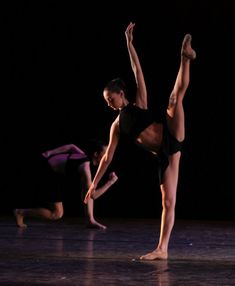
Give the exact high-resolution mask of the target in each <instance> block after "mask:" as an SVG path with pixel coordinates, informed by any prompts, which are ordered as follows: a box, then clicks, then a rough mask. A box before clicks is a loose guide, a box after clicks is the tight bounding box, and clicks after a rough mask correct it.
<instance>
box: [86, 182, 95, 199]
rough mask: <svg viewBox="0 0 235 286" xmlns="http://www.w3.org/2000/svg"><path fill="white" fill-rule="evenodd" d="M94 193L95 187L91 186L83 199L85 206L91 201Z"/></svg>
mask: <svg viewBox="0 0 235 286" xmlns="http://www.w3.org/2000/svg"><path fill="white" fill-rule="evenodd" d="M94 192H95V186H94V185H93V184H91V186H90V188H89V190H88V191H87V193H86V196H85V199H84V203H85V204H87V203H88V201H89V199H92V196H93V194H94Z"/></svg>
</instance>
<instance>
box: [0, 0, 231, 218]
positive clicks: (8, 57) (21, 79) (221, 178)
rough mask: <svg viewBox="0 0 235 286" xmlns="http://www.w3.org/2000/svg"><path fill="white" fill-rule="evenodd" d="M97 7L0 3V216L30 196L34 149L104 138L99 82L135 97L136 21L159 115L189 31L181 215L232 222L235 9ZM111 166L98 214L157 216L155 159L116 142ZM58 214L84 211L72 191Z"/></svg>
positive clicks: (161, 4) (227, 4)
mask: <svg viewBox="0 0 235 286" xmlns="http://www.w3.org/2000/svg"><path fill="white" fill-rule="evenodd" d="M5 2H6V1H5ZM98 2H101V1H96V2H95V3H88V2H86V3H83V4H82V3H81V2H78V1H60V0H59V1H16V2H12V1H8V2H7V4H6V3H5V4H2V5H4V6H3V7H2V13H3V30H2V35H1V38H2V45H1V46H2V47H3V50H2V68H3V73H2V74H3V75H2V80H3V84H2V92H1V111H2V112H1V151H2V158H1V159H2V160H1V162H2V171H1V174H2V179H1V194H2V199H1V205H0V208H1V212H2V213H4V212H8V211H11V209H12V208H14V207H16V206H17V204H22V202H26V201H27V202H29V201H30V199H29V198H31V197H34V193H35V192H37V181H36V179H35V172H36V170H37V164H36V163H35V162H36V161H35V158H36V156H37V155H38V154H39V153H40V152H42V151H44V150H46V149H48V148H54V147H57V146H59V145H61V144H66V143H71V142H73V143H75V144H78V145H79V146H83V145H85V142H86V140H88V139H90V138H94V137H98V138H103V139H105V140H107V139H108V135H109V128H110V125H111V123H112V121H113V120H114V118H115V117H116V116H117V113H116V112H113V111H112V110H111V109H109V108H108V107H107V106H106V104H105V102H104V100H103V97H102V90H103V87H104V85H105V84H106V83H107V81H109V80H110V79H112V78H114V77H118V76H120V77H122V78H123V79H124V80H125V81H126V83H127V86H129V92H130V94H131V93H132V92H134V90H135V89H134V88H135V85H134V78H133V74H132V71H131V67H130V62H129V58H128V53H127V49H126V42H125V36H124V31H125V28H126V26H127V25H128V23H129V22H130V21H132V22H135V23H136V27H135V31H134V43H135V46H136V49H137V51H138V53H139V57H140V61H141V63H142V66H143V70H144V74H145V78H146V84H147V87H148V93H149V104H150V106H151V108H152V109H153V110H156V113H159V114H161V113H162V112H164V111H165V108H166V104H167V100H168V96H169V94H170V92H171V89H172V88H173V84H174V81H175V77H176V73H177V70H178V66H179V60H180V48H181V42H182V39H183V36H184V34H186V33H191V34H192V36H193V41H192V45H193V47H194V48H195V50H196V51H197V59H196V61H194V62H193V63H192V69H191V83H190V87H189V89H188V92H187V94H186V97H185V101H184V106H185V114H186V140H185V145H184V151H183V155H182V160H181V166H180V169H181V170H180V177H179V187H178V197H177V207H176V213H177V216H178V217H179V218H195V219H202V218H203V219H208V218H209V219H234V218H235V189H234V177H235V168H234V159H235V156H234V146H235V145H234V143H235V142H234V110H235V99H234V97H235V94H234V86H233V84H234V48H235V45H234V40H235V33H234V32H235V28H234V27H235V26H234V24H235V23H234V19H235V9H234V4H233V1H220V2H222V3H220V4H216V3H214V1H206V0H205V1H200V0H198V1H192V0H188V1H156V3H152V4H150V3H148V2H147V1H138V2H140V3H141V4H136V3H135V2H136V1H133V2H132V1H129V2H128V1H124V2H120V1H109V2H108V3H106V4H105V3H98ZM151 2H153V1H151ZM110 168H111V169H112V170H115V171H116V172H117V174H118V176H119V181H118V182H117V183H116V184H115V185H114V186H113V187H112V188H111V189H110V191H109V192H107V193H106V194H105V195H104V196H103V197H102V198H100V199H99V200H97V201H96V209H95V211H96V214H97V216H105V217H109V216H118V217H122V216H123V217H127V216H128V217H159V216H160V212H161V196H160V192H159V189H158V187H157V177H156V166H155V164H154V161H153V160H152V157H151V156H149V155H148V154H146V153H145V152H144V151H143V150H139V149H138V148H137V147H135V146H132V145H130V144H127V143H126V144H125V145H124V144H120V146H119V149H118V150H117V153H116V156H115V158H114V161H113V163H112V165H111V167H110ZM68 189H69V188H68ZM65 210H66V212H65V215H68V216H69V215H81V213H82V204H81V200H80V194H78V193H76V191H75V190H72V188H71V190H69V191H68V197H67V199H66V201H65Z"/></svg>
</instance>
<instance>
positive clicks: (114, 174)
mask: <svg viewBox="0 0 235 286" xmlns="http://www.w3.org/2000/svg"><path fill="white" fill-rule="evenodd" d="M117 180H118V176H117V175H116V173H115V172H112V173H110V174H109V181H110V182H111V183H112V184H114V183H115V182H116V181H117Z"/></svg>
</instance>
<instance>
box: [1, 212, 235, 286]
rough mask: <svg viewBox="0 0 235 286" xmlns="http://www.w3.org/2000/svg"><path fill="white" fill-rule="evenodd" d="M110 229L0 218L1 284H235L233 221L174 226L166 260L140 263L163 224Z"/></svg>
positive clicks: (70, 221) (119, 224)
mask: <svg viewBox="0 0 235 286" xmlns="http://www.w3.org/2000/svg"><path fill="white" fill-rule="evenodd" d="M102 222H104V223H106V225H107V226H108V229H107V230H95V229H87V228H85V226H84V224H83V223H82V220H81V218H63V219H62V220H60V221H56V222H48V221H41V220H36V219H35V220H28V221H27V223H28V228H27V229H19V228H18V227H16V225H15V221H14V218H13V216H12V217H1V218H0V241H1V244H0V285H4V286H6V285H11V286H16V285H21V286H22V285H25V286H26V285H27V286H36V285H37V286H39V285H59V286H60V285H64V286H69V285H71V286H73V285H89V286H93V285H95V286H99V285H102V286H103V285H124V286H125V285H133V286H137V285H146V286H151V285H154V286H156V285H161V286H162V285H164V286H171V285H180V286H184V285H187V286H191V285H195V286H196V285H197V286H198V285H207V286H208V285H235V223H234V221H192V220H185V221H177V222H176V224H175V227H174V230H173V234H172V239H171V244H170V252H169V254H170V257H169V259H168V261H152V262H143V261H140V260H138V257H139V256H140V255H142V254H145V253H146V252H148V251H151V250H152V249H153V248H154V246H155V244H156V240H157V236H158V233H159V220H151V219H126V218H123V219H107V220H105V219H103V221H102Z"/></svg>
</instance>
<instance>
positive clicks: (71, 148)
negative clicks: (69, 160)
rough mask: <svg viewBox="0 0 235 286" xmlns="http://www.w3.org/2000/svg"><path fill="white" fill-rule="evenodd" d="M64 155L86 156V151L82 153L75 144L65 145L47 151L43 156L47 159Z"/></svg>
mask: <svg viewBox="0 0 235 286" xmlns="http://www.w3.org/2000/svg"><path fill="white" fill-rule="evenodd" d="M62 153H70V154H85V153H84V151H82V150H81V149H80V148H79V147H77V146H76V145H74V144H67V145H63V146H60V147H58V148H55V149H52V150H48V151H45V152H44V153H42V155H43V156H44V157H45V158H48V157H50V156H53V155H57V154H62Z"/></svg>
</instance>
